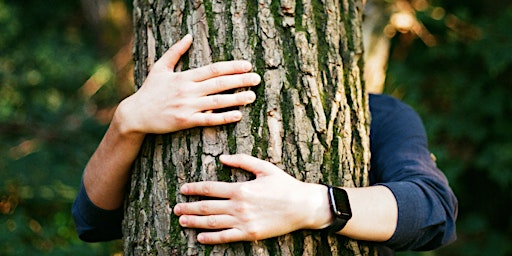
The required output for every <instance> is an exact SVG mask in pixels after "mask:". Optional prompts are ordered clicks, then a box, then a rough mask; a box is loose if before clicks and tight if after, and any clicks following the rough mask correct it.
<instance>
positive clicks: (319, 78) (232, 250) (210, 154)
mask: <svg viewBox="0 0 512 256" xmlns="http://www.w3.org/2000/svg"><path fill="white" fill-rule="evenodd" d="M362 9H363V5H362V2H361V1H360V0H345V1H330V0H326V1H299V2H296V1H291V0H282V1H281V2H279V1H271V0H259V1H252V0H248V1H243V0H235V1H222V0H216V1H208V0H207V1H204V2H203V1H200V0H192V1H184V0H176V1H172V2H171V1H164V0H159V1H135V2H134V22H135V48H134V56H135V83H136V84H137V85H141V84H142V81H143V80H144V78H145V76H146V75H147V73H148V70H149V69H150V68H151V65H152V63H154V62H155V61H156V60H157V59H158V57H159V56H160V55H161V54H162V53H163V52H164V51H165V50H166V49H167V48H169V46H170V45H172V44H173V43H174V42H176V41H178V40H179V39H180V38H181V37H182V36H183V35H184V34H185V33H191V34H192V35H193V37H194V43H193V46H192V49H191V50H190V51H189V52H188V56H187V57H185V58H184V59H183V60H182V63H181V68H183V69H187V68H195V67H199V66H203V65H207V64H209V63H212V62H215V61H220V60H229V59H246V60H250V61H251V62H252V63H253V65H254V67H255V71H256V72H258V73H259V74H261V75H262V77H263V80H262V83H261V85H260V86H259V87H257V88H256V89H254V90H255V92H256V94H257V101H256V102H255V103H254V104H251V105H248V106H245V107H241V111H242V112H243V113H244V116H245V118H244V119H242V121H241V122H239V123H237V124H233V125H226V126H221V127H213V128H210V127H209V128H195V129H190V130H185V131H181V132H176V133H172V134H167V135H158V136H156V135H155V136H148V137H147V138H146V141H145V143H144V145H143V148H142V149H141V152H140V156H139V158H138V159H137V160H136V162H135V164H134V168H133V175H132V180H131V188H130V192H129V195H128V198H127V200H126V202H127V203H126V209H125V220H124V224H123V232H124V247H125V253H126V255H147V254H150V255H347V254H354V255H355V254H357V255H360V254H363V255H366V254H374V253H375V251H374V250H373V249H372V248H371V247H367V246H366V245H364V244H362V243H358V242H356V241H351V240H349V239H347V238H345V237H342V236H328V235H326V234H324V233H322V232H318V231H297V232H294V233H293V234H288V235H284V236H281V237H278V238H272V239H268V240H265V241H257V242H250V243H249V242H247V243H232V244H225V245H216V246H204V245H201V244H199V243H197V241H196V240H195V237H196V230H193V229H183V228H181V227H180V226H179V225H178V222H177V217H176V216H174V215H173V214H172V213H171V207H172V206H173V205H175V204H176V202H182V201H185V200H197V198H189V197H184V196H182V195H180V194H179V192H177V191H178V188H179V186H180V185H181V184H183V183H186V182H191V181H199V180H223V181H232V182H237V181H245V180H248V179H250V178H251V177H250V176H249V175H247V174H246V173H245V172H242V171H239V170H231V169H228V168H225V167H223V166H221V165H220V164H219V163H218V160H217V157H218V156H219V155H221V154H223V153H246V154H251V155H253V156H257V157H259V158H261V159H266V160H268V161H270V162H272V163H274V164H276V165H277V166H279V167H281V168H282V169H284V170H286V171H287V172H289V173H290V174H291V175H293V176H294V177H296V178H297V179H299V180H303V181H307V182H315V183H318V182H324V183H329V184H334V185H342V186H347V187H354V186H367V185H368V177H367V172H368V168H369V160H370V153H369V109H368V98H367V95H366V92H365V89H364V83H363V81H362V73H363V71H362V70H363V69H362V66H363V59H362V56H363V43H362V35H361V22H362Z"/></svg>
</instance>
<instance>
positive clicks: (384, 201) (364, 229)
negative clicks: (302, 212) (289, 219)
mask: <svg viewBox="0 0 512 256" xmlns="http://www.w3.org/2000/svg"><path fill="white" fill-rule="evenodd" d="M314 186H323V185H316V184H315V185H314ZM323 187H325V186H323ZM344 189H345V190H346V191H347V194H348V198H349V202H350V207H351V210H352V218H351V219H350V220H349V221H348V222H347V225H346V226H345V227H344V228H343V229H342V230H340V231H339V232H338V234H340V235H344V236H347V237H350V238H352V239H357V240H365V241H377V242H383V241H387V240H388V239H390V238H391V236H392V235H393V233H394V232H395V229H396V225H397V219H398V207H397V203H396V200H395V197H394V195H393V193H392V192H391V191H390V190H389V189H388V188H387V187H385V186H371V187H364V188H344ZM315 191H317V192H316V193H315V194H316V195H315V194H311V196H312V197H316V199H312V200H316V202H320V204H321V206H320V207H319V209H320V210H319V211H318V210H317V211H316V212H313V213H311V214H314V215H315V216H316V217H315V219H316V220H315V222H314V223H313V224H312V226H311V228H313V229H322V228H325V227H327V226H328V225H329V224H330V223H331V222H332V214H331V212H330V207H329V203H328V200H327V188H326V187H325V188H322V189H320V190H318V189H316V190H315ZM318 198H322V199H321V200H318Z"/></svg>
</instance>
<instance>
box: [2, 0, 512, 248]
mask: <svg viewBox="0 0 512 256" xmlns="http://www.w3.org/2000/svg"><path fill="white" fill-rule="evenodd" d="M276 3H277V4H279V3H280V2H279V1H277V2H276ZM297 3H298V2H297ZM131 4H132V3H131V1H121V0H93V1H86V0H82V1H66V0H56V1H52V4H51V8H49V7H48V5H49V3H48V2H46V1H36V0H28V1H13V0H5V1H1V0H0V35H1V36H0V53H1V54H0V141H1V143H0V170H1V171H0V254H1V255H42V254H49V255H122V252H121V249H120V248H121V246H120V242H119V241H114V242H109V243H101V244H89V243H84V242H82V241H80V240H79V239H78V237H77V234H76V230H75V226H74V223H73V220H72V218H71V204H72V202H73V199H74V198H75V196H76V194H77V192H78V189H79V186H80V182H81V175H82V171H83V168H84V167H85V165H86V163H87V160H88V159H89V157H90V156H91V154H92V152H93V151H94V150H95V148H96V146H97V145H98V143H99V141H100V139H101V138H102V135H103V133H104V132H105V130H106V127H107V125H108V124H109V122H110V121H111V118H112V116H113V113H114V111H115V109H116V107H117V104H118V103H119V102H120V100H122V99H123V98H125V97H127V96H129V95H130V94H132V93H133V92H134V88H135V86H134V80H133V63H132V51H133V40H134V36H133V27H132V20H131V19H132V6H131ZM367 4H368V5H372V6H375V8H376V9H374V10H372V12H369V13H367V14H365V15H367V17H365V19H366V20H367V21H368V22H373V23H369V27H368V28H371V29H372V30H374V31H373V32H372V33H368V34H367V32H368V31H364V32H365V40H368V42H365V54H366V56H365V62H366V65H367V68H366V69H365V72H366V74H365V75H366V76H365V81H366V85H367V87H368V91H370V92H375V93H381V92H384V93H386V94H390V95H393V96H395V97H397V98H400V99H402V100H403V101H405V102H406V103H408V104H410V105H411V106H412V107H413V108H414V109H416V110H417V111H418V113H419V114H420V116H421V117H422V119H423V122H424V123H425V126H426V130H427V131H426V132H427V133H428V136H429V139H430V141H429V143H430V146H431V148H432V151H433V152H432V153H433V154H434V155H435V156H436V158H437V164H438V165H439V167H440V169H442V170H443V171H444V173H445V174H446V176H447V177H448V179H449V182H450V185H451V186H452V187H453V188H454V192H455V194H456V195H457V197H458V199H459V207H460V209H459V210H460V211H459V219H458V227H457V229H458V240H457V241H456V242H455V243H454V244H452V245H449V246H447V247H446V248H441V249H439V250H436V251H434V252H432V254H428V255H498V256H499V255H511V254H512V248H511V246H510V241H512V219H511V218H510V216H509V214H508V213H507V212H506V211H503V210H502V209H505V207H506V206H507V205H509V204H510V203H511V202H512V193H511V191H512V135H511V133H510V131H511V130H512V122H510V116H511V114H512V104H511V103H510V102H511V100H510V99H512V83H511V82H510V78H511V77H512V54H510V49H511V48H512V32H511V30H510V24H512V5H511V4H510V3H508V1H500V0H490V1H477V0H471V1H458V2H457V1H455V2H454V1H437V0H389V1H379V0H371V1H370V0H368V2H367ZM375 13H381V14H383V18H382V19H381V20H377V21H376V20H372V18H375V17H376V16H375ZM290 24H292V23H290ZM400 255H425V254H417V253H404V254H400Z"/></svg>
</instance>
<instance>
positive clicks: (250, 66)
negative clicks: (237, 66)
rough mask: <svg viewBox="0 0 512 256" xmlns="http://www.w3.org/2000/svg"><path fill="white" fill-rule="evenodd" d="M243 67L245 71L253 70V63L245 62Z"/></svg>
mask: <svg viewBox="0 0 512 256" xmlns="http://www.w3.org/2000/svg"><path fill="white" fill-rule="evenodd" d="M242 67H243V68H244V70H251V69H252V65H251V63H250V62H247V61H244V63H243V64H242Z"/></svg>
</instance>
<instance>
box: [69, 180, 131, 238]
mask: <svg viewBox="0 0 512 256" xmlns="http://www.w3.org/2000/svg"><path fill="white" fill-rule="evenodd" d="M71 212H72V215H73V218H74V220H75V225H76V230H77V232H78V237H80V239H82V240H83V241H86V242H104V241H110V240H114V239H120V238H121V237H122V233H121V222H122V220H123V208H122V207H120V208H119V209H116V210H104V209H101V208H99V207H97V206H96V205H94V203H93V202H91V200H90V199H89V197H88V196H87V192H86V191H85V188H84V186H83V184H82V186H81V187H80V191H79V192H78V195H77V197H76V199H75V202H74V203H73V207H72V210H71Z"/></svg>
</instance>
